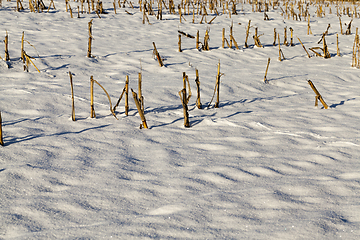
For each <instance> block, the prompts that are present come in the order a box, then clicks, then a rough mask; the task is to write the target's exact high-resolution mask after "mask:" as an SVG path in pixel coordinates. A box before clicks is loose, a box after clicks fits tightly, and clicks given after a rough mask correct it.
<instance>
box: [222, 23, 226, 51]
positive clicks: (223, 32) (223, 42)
mask: <svg viewBox="0 0 360 240" xmlns="http://www.w3.org/2000/svg"><path fill="white" fill-rule="evenodd" d="M222 48H225V28H223V29H222Z"/></svg>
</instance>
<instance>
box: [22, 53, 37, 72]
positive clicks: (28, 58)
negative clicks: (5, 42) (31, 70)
mask: <svg viewBox="0 0 360 240" xmlns="http://www.w3.org/2000/svg"><path fill="white" fill-rule="evenodd" d="M24 56H25V57H26V62H27V64H26V65H27V66H28V65H29V64H28V63H29V62H30V63H31V64H32V65H33V66H34V67H35V68H36V70H37V71H38V72H39V73H40V70H39V69H38V68H37V67H36V66H35V64H34V63H33V61H31V59H30V57H29V56H28V55H27V54H26V53H25V52H24Z"/></svg>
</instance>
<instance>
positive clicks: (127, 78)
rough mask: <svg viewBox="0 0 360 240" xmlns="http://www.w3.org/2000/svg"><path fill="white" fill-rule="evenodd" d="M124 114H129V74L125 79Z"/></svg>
mask: <svg viewBox="0 0 360 240" xmlns="http://www.w3.org/2000/svg"><path fill="white" fill-rule="evenodd" d="M125 115H126V116H128V115H129V76H128V75H127V76H126V80H125Z"/></svg>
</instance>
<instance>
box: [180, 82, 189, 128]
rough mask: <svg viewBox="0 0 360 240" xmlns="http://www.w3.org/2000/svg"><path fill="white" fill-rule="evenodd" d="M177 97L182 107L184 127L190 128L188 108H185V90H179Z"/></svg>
mask: <svg viewBox="0 0 360 240" xmlns="http://www.w3.org/2000/svg"><path fill="white" fill-rule="evenodd" d="M179 95H180V99H181V104H182V105H183V112H184V126H185V127H190V123H189V113H188V107H187V103H186V89H185V88H184V89H182V90H180V91H179Z"/></svg>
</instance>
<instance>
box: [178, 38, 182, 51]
mask: <svg viewBox="0 0 360 240" xmlns="http://www.w3.org/2000/svg"><path fill="white" fill-rule="evenodd" d="M178 45H179V52H182V50H181V35H180V34H179V42H178Z"/></svg>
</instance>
